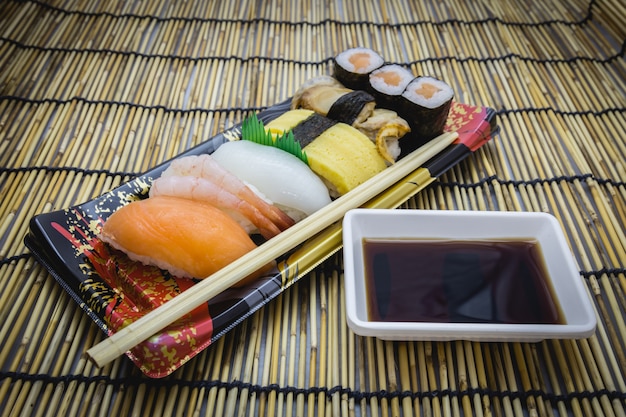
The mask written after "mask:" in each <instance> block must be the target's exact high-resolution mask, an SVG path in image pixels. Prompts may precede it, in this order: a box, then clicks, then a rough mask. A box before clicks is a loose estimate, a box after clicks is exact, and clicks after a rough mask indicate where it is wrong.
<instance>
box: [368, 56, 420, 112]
mask: <svg viewBox="0 0 626 417" xmlns="http://www.w3.org/2000/svg"><path fill="white" fill-rule="evenodd" d="M414 78H415V76H414V75H413V73H412V72H411V71H410V70H408V69H406V68H404V67H402V66H400V65H397V64H390V65H384V66H382V67H380V68H378V69H377V70H375V71H372V73H371V74H370V75H369V91H370V92H371V93H372V94H373V95H374V98H375V99H376V106H377V107H383V108H387V109H395V108H396V107H397V105H398V103H399V101H400V97H401V96H402V93H403V92H404V90H405V89H406V86H407V85H408V84H409V83H410V82H411V80H413V79H414Z"/></svg>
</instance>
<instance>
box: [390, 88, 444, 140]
mask: <svg viewBox="0 0 626 417" xmlns="http://www.w3.org/2000/svg"><path fill="white" fill-rule="evenodd" d="M453 97H454V91H453V90H452V88H451V87H450V86H449V85H448V84H447V83H446V82H444V81H441V80H439V79H437V78H434V77H417V78H415V79H414V80H413V81H411V82H410V83H409V85H407V87H406V89H405V91H404V92H403V93H402V99H401V102H400V107H399V113H400V115H401V116H402V117H403V118H405V119H406V120H407V122H409V125H410V126H411V131H412V132H413V135H414V136H415V138H416V139H417V141H418V142H421V143H423V142H426V141H429V140H431V139H433V138H435V137H437V136H439V135H440V134H442V133H443V129H444V126H445V124H446V120H447V119H448V113H449V112H450V105H451V104H452V99H453Z"/></svg>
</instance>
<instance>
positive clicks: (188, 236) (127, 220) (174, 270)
mask: <svg viewBox="0 0 626 417" xmlns="http://www.w3.org/2000/svg"><path fill="white" fill-rule="evenodd" d="M99 236H100V238H101V239H102V240H103V241H104V242H106V243H108V244H110V245H111V246H112V247H114V248H115V249H118V250H120V251H122V252H124V253H125V254H126V255H127V256H128V257H129V258H130V259H132V260H134V261H138V262H141V263H144V264H147V265H154V266H157V267H159V268H161V269H164V270H167V271H169V272H170V273H171V274H173V275H175V276H178V277H189V278H198V279H203V278H206V277H208V276H210V275H211V274H213V273H214V272H217V271H218V270H219V269H221V268H222V267H224V266H226V265H228V264H229V263H231V262H232V261H234V260H235V259H237V258H239V257H241V256H243V255H244V254H246V253H248V252H249V251H251V250H253V249H255V248H256V247H257V246H256V244H255V243H254V242H253V241H252V239H251V238H250V236H249V235H248V233H247V232H246V231H245V230H244V229H243V228H242V227H241V226H240V225H239V224H238V223H237V222H236V221H235V220H233V219H232V218H231V217H230V216H228V215H227V214H226V213H224V212H223V211H222V210H220V209H218V208H216V207H214V206H212V205H210V204H208V203H204V202H198V201H192V200H189V199H185V198H177V197H169V196H156V197H150V198H147V199H144V200H138V201H134V202H132V203H130V204H127V205H125V206H123V207H121V208H120V209H118V210H117V211H116V212H115V213H113V214H112V215H111V216H110V217H109V218H108V219H107V221H106V222H105V223H104V226H103V227H102V231H101V232H100V235H99ZM269 266H270V265H268V266H267V267H266V268H263V269H262V270H261V271H258V272H257V273H255V274H254V275H253V276H251V277H248V278H246V279H245V282H248V280H249V279H252V278H256V277H258V276H259V275H260V274H261V273H262V272H265V271H267V270H268V269H269ZM243 282H244V281H242V282H241V283H243Z"/></svg>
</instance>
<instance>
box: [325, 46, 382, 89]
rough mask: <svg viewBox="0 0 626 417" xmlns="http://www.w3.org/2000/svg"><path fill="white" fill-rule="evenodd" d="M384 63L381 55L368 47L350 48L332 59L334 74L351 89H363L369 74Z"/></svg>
mask: <svg viewBox="0 0 626 417" xmlns="http://www.w3.org/2000/svg"><path fill="white" fill-rule="evenodd" d="M384 63H385V61H384V59H383V57H382V56H380V55H379V54H378V53H377V52H374V51H373V50H371V49H369V48H351V49H347V50H345V51H343V52H341V53H340V54H339V55H337V56H336V57H335V60H334V64H335V65H334V68H335V69H334V76H335V78H336V79H337V80H339V82H340V83H341V84H343V85H344V86H346V87H348V88H350V89H352V90H365V88H366V87H367V85H368V77H369V74H370V73H371V72H372V71H374V70H375V69H377V68H379V67H380V66H382V65H383V64H384Z"/></svg>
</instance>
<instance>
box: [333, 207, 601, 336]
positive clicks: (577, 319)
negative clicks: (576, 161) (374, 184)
mask: <svg viewBox="0 0 626 417" xmlns="http://www.w3.org/2000/svg"><path fill="white" fill-rule="evenodd" d="M365 238H381V239H397V238H403V239H453V240H465V239H468V240H497V239H520V240H521V239H535V240H537V241H538V243H539V248H540V250H541V252H542V255H543V259H544V261H545V266H546V270H547V274H548V279H549V280H550V281H551V283H552V289H553V292H554V296H555V297H556V299H557V300H556V301H557V303H558V304H559V305H560V307H561V311H562V313H563V317H564V319H565V323H564V324H530V323H529V324H502V323H451V322H445V323H435V322H393V321H370V320H369V319H368V312H367V303H366V284H365V277H364V275H365V274H364V260H363V239H365ZM343 256H344V279H345V297H346V313H347V321H348V326H349V327H350V328H351V329H352V330H353V331H354V332H355V333H356V334H358V335H362V336H376V337H378V338H380V339H386V340H471V341H526V342H535V341H539V340H543V339H578V338H585V337H588V336H590V335H591V334H593V333H594V331H595V328H596V315H595V312H594V309H593V307H592V304H591V299H590V297H589V294H588V293H587V290H586V289H585V287H584V285H583V283H582V280H581V278H580V274H579V272H578V270H577V268H576V265H575V263H574V259H573V256H572V254H571V252H570V249H569V247H568V245H567V242H566V240H565V237H564V235H563V231H562V230H561V227H560V224H559V222H558V221H557V219H556V218H555V217H554V216H552V215H550V214H546V213H535V212H489V211H438V210H404V209H400V210H386V209H355V210H350V211H348V212H347V213H346V215H345V216H344V219H343Z"/></svg>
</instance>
